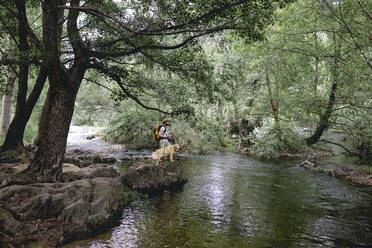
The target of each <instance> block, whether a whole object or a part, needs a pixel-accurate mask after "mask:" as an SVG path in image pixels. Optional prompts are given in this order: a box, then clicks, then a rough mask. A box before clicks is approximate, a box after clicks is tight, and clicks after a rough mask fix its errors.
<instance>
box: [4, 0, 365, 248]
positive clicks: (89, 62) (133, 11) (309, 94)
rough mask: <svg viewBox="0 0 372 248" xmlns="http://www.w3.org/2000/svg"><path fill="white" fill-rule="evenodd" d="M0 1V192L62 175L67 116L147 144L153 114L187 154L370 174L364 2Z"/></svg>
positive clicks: (108, 137) (129, 144)
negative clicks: (346, 165)
mask: <svg viewBox="0 0 372 248" xmlns="http://www.w3.org/2000/svg"><path fill="white" fill-rule="evenodd" d="M0 3H1V4H0V42H1V44H2V46H1V47H0V92H1V94H2V99H3V100H2V103H1V106H2V109H1V111H2V112H1V130H0V134H1V139H0V141H1V144H2V145H1V147H0V163H1V164H0V166H1V167H3V169H2V170H0V171H6V170H8V169H4V168H5V167H4V166H3V164H4V163H15V164H20V163H21V164H25V165H24V166H25V168H24V169H23V170H22V171H18V172H14V173H13V172H12V173H11V174H7V175H6V176H0V179H1V181H0V185H1V186H0V190H6V189H7V188H9V187H12V186H16V185H31V184H35V183H59V182H64V181H65V177H64V176H63V167H64V163H66V161H67V160H66V151H67V150H68V145H67V140H68V135H69V131H70V129H71V126H88V127H99V128H102V131H100V132H99V133H97V134H95V135H94V136H92V137H90V139H92V138H93V139H94V138H95V137H96V136H101V137H102V140H103V141H104V142H106V143H108V144H121V145H123V146H125V149H134V150H140V149H149V150H155V149H156V148H157V143H156V141H155V140H154V139H153V128H154V127H155V126H156V125H158V124H160V123H161V122H162V120H163V119H164V118H169V119H171V126H170V132H171V134H172V136H173V137H174V142H176V143H178V144H179V145H180V146H181V151H182V152H183V153H185V154H199V155H205V154H211V153H214V152H216V151H220V152H231V153H238V154H244V155H247V156H249V157H253V158H255V159H257V160H260V161H281V160H288V159H290V160H297V161H300V162H298V163H301V162H302V163H301V165H304V164H307V165H311V167H313V168H315V167H316V166H315V164H316V163H320V162H319V161H318V160H316V159H315V158H316V157H318V156H319V157H321V156H335V155H336V154H337V156H339V155H342V157H343V158H345V161H346V160H347V161H352V166H351V165H350V166H351V167H352V170H354V171H355V172H357V174H358V175H359V174H360V173H361V174H362V175H364V176H367V177H368V176H369V175H370V174H372V80H371V79H372V77H371V75H372V61H371V57H372V31H371V30H372V2H371V1H362V0H343V1H335V0H298V1H292V0H276V1H269V0H254V1H248V0H190V1H189V0H187V1H178V0H168V1H165V0H158V1H153V0H130V1H129V0H102V1H96V0H44V1H42V0H12V1H9V0H0ZM9 161H10V162H9ZM6 168H8V167H6ZM343 170H344V171H346V170H349V169H343ZM326 172H329V171H326ZM337 173H338V172H337ZM331 174H332V175H333V176H334V172H333V170H331ZM369 177H370V176H369ZM367 180H370V179H367ZM354 181H355V180H354ZM367 184H369V185H372V182H369V183H367ZM3 196H4V195H3V194H2V193H1V192H0V198H1V200H2V201H5V199H7V198H6V197H5V196H4V197H5V198H3ZM0 207H3V206H2V204H0ZM9 208H10V207H9ZM4 209H6V207H4ZM6 211H8V210H6ZM9 211H10V210H9ZM10 212H12V211H10ZM0 214H3V213H2V212H1V213H0ZM3 215H4V214H3ZM2 218H3V217H0V222H3V223H5V221H4V220H3V219H2ZM15 219H17V218H15ZM1 220H3V221H1ZM3 225H4V224H3ZM4 233H5V234H4ZM10 233H11V232H10V231H7V230H6V228H5V229H4V227H1V226H0V238H1V237H2V236H1V235H2V234H4V237H7V236H9V235H10V236H11V234H10ZM66 240H67V239H66ZM66 242H67V241H66ZM66 242H64V241H63V242H62V241H61V242H60V243H61V244H62V243H66ZM366 242H367V241H366ZM57 243H58V242H57ZM14 244H16V243H14ZM57 246H58V245H57ZM0 247H2V246H1V245H0ZM4 247H6V246H4ZM12 247H13V246H12ZM288 247H289V246H288ZM345 247H346V246H345Z"/></svg>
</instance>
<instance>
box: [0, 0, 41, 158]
mask: <svg viewBox="0 0 372 248" xmlns="http://www.w3.org/2000/svg"><path fill="white" fill-rule="evenodd" d="M2 7H3V9H1V11H2V12H5V13H6V17H8V18H9V19H5V15H4V16H1V17H0V19H1V24H2V26H3V27H4V28H5V29H6V30H7V31H8V35H9V36H10V37H12V39H13V41H14V43H15V44H16V47H17V50H18V51H17V52H15V55H13V56H11V55H12V53H11V52H9V51H11V49H12V47H11V46H10V49H8V51H7V52H8V53H7V54H5V55H3V57H4V58H3V61H4V62H3V63H8V64H10V65H12V66H13V67H14V66H16V65H19V71H18V72H17V74H18V75H17V76H18V91H17V104H16V110H15V114H14V117H13V120H12V122H11V123H10V126H9V129H8V131H7V133H6V137H5V141H4V144H3V145H2V146H1V151H6V150H9V149H15V148H17V147H20V146H21V147H23V136H24V131H25V128H26V125H27V122H28V120H29V119H30V116H31V113H32V111H33V108H34V106H35V104H36V102H37V100H38V99H39V96H40V94H41V91H42V89H43V88H44V84H45V81H46V78H47V72H46V68H45V67H44V66H41V67H40V70H39V74H38V76H37V79H36V82H35V84H34V87H33V89H32V91H31V93H30V94H29V96H28V97H27V93H28V82H29V72H30V65H31V64H33V63H36V64H38V63H39V61H38V56H37V55H38V54H35V56H31V55H30V54H33V53H35V50H36V49H37V48H39V49H40V48H41V44H40V42H39V41H38V40H37V38H36V36H35V35H34V34H33V33H31V31H30V26H29V24H28V19H27V11H26V10H27V8H26V1H21V0H19V1H14V3H13V2H9V1H6V2H4V3H2ZM15 23H16V24H17V27H15V26H14V24H15ZM29 38H30V39H31V40H32V41H33V45H32V46H30V44H29ZM3 54H4V52H3ZM9 54H10V55H9Z"/></svg>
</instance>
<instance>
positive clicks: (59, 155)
mask: <svg viewBox="0 0 372 248" xmlns="http://www.w3.org/2000/svg"><path fill="white" fill-rule="evenodd" d="M50 80H56V78H53V79H52V78H51V79H50ZM57 80H58V79H57ZM81 80H82V79H77V80H76V81H74V82H69V83H67V84H68V85H71V84H72V83H74V87H66V85H65V84H64V83H63V82H61V81H60V82H56V81H54V82H53V84H51V85H50V87H49V90H48V96H49V97H48V101H46V102H45V104H46V105H45V106H44V108H45V113H46V114H45V115H43V116H42V118H41V119H40V123H42V124H43V126H42V128H40V127H39V130H40V131H39V141H38V149H37V152H36V154H35V156H34V159H33V161H32V163H31V164H30V166H29V168H28V169H27V171H26V173H27V174H28V175H29V176H31V177H33V176H35V177H36V178H32V179H33V180H35V181H44V182H45V181H54V182H55V181H59V176H60V173H61V172H62V163H63V160H64V155H65V151H66V142H67V135H68V131H69V128H70V123H71V118H72V115H73V112H74V103H75V99H76V95H77V92H78V89H79V85H80V83H81Z"/></svg>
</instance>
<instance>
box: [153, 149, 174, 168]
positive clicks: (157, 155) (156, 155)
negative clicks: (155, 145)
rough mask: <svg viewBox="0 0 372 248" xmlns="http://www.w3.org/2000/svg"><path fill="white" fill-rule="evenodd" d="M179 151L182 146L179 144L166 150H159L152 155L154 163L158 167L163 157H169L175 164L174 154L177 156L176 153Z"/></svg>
mask: <svg viewBox="0 0 372 248" xmlns="http://www.w3.org/2000/svg"><path fill="white" fill-rule="evenodd" d="M179 149H180V145H179V144H174V145H171V146H167V147H165V148H160V149H157V150H156V151H155V152H154V153H153V154H152V161H154V162H155V164H156V165H158V163H159V161H160V159H161V158H162V157H163V156H169V160H170V161H171V162H172V163H173V162H174V160H173V154H175V153H176V151H178V150H179Z"/></svg>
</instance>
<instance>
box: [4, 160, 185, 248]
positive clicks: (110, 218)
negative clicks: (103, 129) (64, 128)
mask: <svg viewBox="0 0 372 248" xmlns="http://www.w3.org/2000/svg"><path fill="white" fill-rule="evenodd" d="M96 160H100V161H103V160H104V159H103V158H101V159H98V158H97V157H96ZM17 161H18V160H17ZM80 161H81V159H80ZM109 161H110V162H111V160H109ZM80 165H82V167H79V166H77V165H74V164H68V163H65V164H64V165H63V172H62V182H58V183H35V184H29V185H12V186H7V187H3V188H1V189H0V247H23V246H24V245H26V244H29V243H34V244H37V245H39V246H41V247H59V246H61V245H64V244H66V243H69V242H71V241H73V240H76V239H85V238H88V237H90V236H93V235H95V234H97V233H99V232H102V231H105V230H107V228H109V227H110V226H113V225H115V223H116V220H117V219H118V218H120V217H121V212H122V209H123V208H124V207H125V206H128V204H130V203H131V202H132V201H133V200H135V199H140V198H141V197H147V196H146V195H151V194H153V193H161V192H163V191H164V190H165V189H167V190H173V189H178V188H179V187H181V186H182V185H183V184H184V183H185V182H186V179H184V178H183V177H182V173H183V171H182V167H181V165H180V163H179V162H176V163H172V164H170V163H169V164H168V162H167V161H165V162H164V164H163V166H155V165H153V164H152V163H151V162H150V161H140V162H136V163H135V164H133V165H132V166H130V167H129V168H127V169H126V170H125V173H124V174H120V173H119V172H117V170H115V169H114V167H113V166H112V165H110V164H104V163H91V164H90V165H88V162H87V161H85V162H84V161H81V163H80ZM26 167H27V164H26V163H19V162H15V163H1V164H0V179H1V181H2V182H3V180H6V178H8V177H10V176H11V175H14V174H16V173H19V172H20V171H22V170H23V169H25V168H26ZM139 192H141V193H139Z"/></svg>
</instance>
